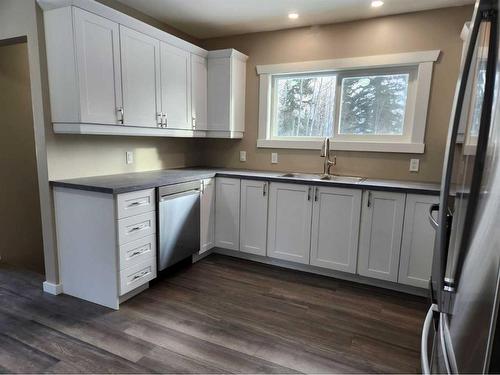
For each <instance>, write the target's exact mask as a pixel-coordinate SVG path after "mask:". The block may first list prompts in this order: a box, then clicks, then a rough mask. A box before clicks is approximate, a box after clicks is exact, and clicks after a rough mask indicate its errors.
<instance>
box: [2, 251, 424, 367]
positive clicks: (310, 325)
mask: <svg viewBox="0 0 500 375" xmlns="http://www.w3.org/2000/svg"><path fill="white" fill-rule="evenodd" d="M42 281H43V277H42V276H40V275H37V274H33V273H29V272H25V271H19V270H15V269H12V268H5V267H3V268H0V372H23V373H27V372H55V373H80V372H85V373H151V372H161V373H299V372H300V373H352V372H355V373H360V372H369V373H377V372H384V373H387V372H389V373H411V372H419V371H420V365H419V360H420V354H419V340H420V329H421V326H422V322H423V318H424V316H425V310H426V305H427V303H426V301H425V300H424V299H422V298H418V297H413V296H408V295H405V294H400V293H395V292H390V291H386V290H383V289H378V288H373V287H367V286H361V285H358V284H355V283H350V282H345V281H340V280H337V279H331V278H327V277H322V276H316V275H311V274H307V273H301V272H297V271H291V270H285V269H281V268H276V267H273V266H268V265H263V264H258V263H252V262H249V261H244V260H239V259H235V258H230V257H226V256H221V255H210V256H209V257H207V258H205V259H204V260H202V261H200V262H198V263H196V264H194V265H192V266H188V267H186V268H183V269H181V270H178V271H177V272H175V274H173V275H170V276H168V277H165V278H162V279H160V280H158V281H157V282H155V283H153V284H152V285H151V287H150V288H149V289H148V290H147V291H145V292H143V293H141V294H140V295H138V296H136V297H135V298H133V299H131V300H130V301H128V302H126V303H124V304H123V305H122V307H121V309H120V311H113V310H109V309H107V308H104V307H100V306H98V305H95V304H92V303H88V302H84V301H81V300H78V299H76V298H72V297H69V296H64V295H61V296H52V295H48V294H45V293H43V292H42V291H41V285H42Z"/></svg>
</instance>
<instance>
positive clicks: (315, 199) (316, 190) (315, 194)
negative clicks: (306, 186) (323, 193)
mask: <svg viewBox="0 0 500 375" xmlns="http://www.w3.org/2000/svg"><path fill="white" fill-rule="evenodd" d="M318 190H319V188H318V187H317V186H316V187H315V188H314V201H315V202H317V201H318Z"/></svg>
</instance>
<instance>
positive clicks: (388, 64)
mask: <svg viewBox="0 0 500 375" xmlns="http://www.w3.org/2000/svg"><path fill="white" fill-rule="evenodd" d="M439 54H440V51H439V50H432V51H419V52H408V53H398V54H390V55H376V56H365V57H355V58H346V59H334V60H318V61H304V62H297V63H285V64H272V65H257V74H258V75H259V83H260V87H259V136H258V139H257V147H259V148H290V149H309V150H316V149H318V150H319V149H321V146H322V144H323V139H322V138H315V137H293V138H292V137H288V138H284V137H278V138H273V137H272V129H271V118H272V116H273V112H272V94H273V90H272V82H273V76H276V75H289V74H307V73H321V72H335V73H337V75H338V76H337V91H336V98H335V100H336V101H337V103H336V111H335V117H336V118H335V122H334V127H338V126H339V121H338V120H339V114H340V105H339V103H340V89H339V86H340V85H341V82H342V75H343V74H352V73H355V71H360V74H365V73H367V74H369V73H370V70H372V71H373V72H376V73H377V74H380V73H379V72H384V71H385V72H388V73H390V72H391V71H392V72H394V71H397V70H400V69H402V70H404V69H405V68H407V69H406V70H410V71H412V72H413V73H410V82H409V86H408V99H407V107H406V114H405V131H406V132H407V133H405V137H401V136H397V137H396V136H364V135H356V136H352V135H351V136H347V135H344V136H336V137H332V138H331V139H330V140H331V142H330V147H331V149H332V150H347V151H373V152H398V153H424V150H425V144H424V138H425V127H426V123H427V109H428V105H429V96H430V88H431V80H432V69H433V64H434V62H435V61H437V59H438V57H439ZM382 74H383V73H382ZM410 99H411V100H410ZM335 133H336V131H335Z"/></svg>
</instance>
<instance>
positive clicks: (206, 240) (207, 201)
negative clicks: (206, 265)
mask: <svg viewBox="0 0 500 375" xmlns="http://www.w3.org/2000/svg"><path fill="white" fill-rule="evenodd" d="M200 241H201V243H200V252H199V253H200V254H202V253H204V252H205V251H208V250H210V249H211V248H213V247H214V246H215V178H207V179H204V180H202V181H201V198H200Z"/></svg>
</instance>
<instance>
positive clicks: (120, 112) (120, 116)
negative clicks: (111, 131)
mask: <svg viewBox="0 0 500 375" xmlns="http://www.w3.org/2000/svg"><path fill="white" fill-rule="evenodd" d="M116 113H117V114H118V123H119V124H122V125H123V119H124V118H125V112H124V111H123V108H122V107H120V108H117V109H116Z"/></svg>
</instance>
